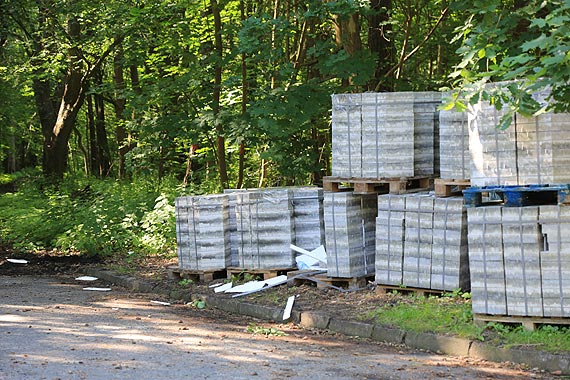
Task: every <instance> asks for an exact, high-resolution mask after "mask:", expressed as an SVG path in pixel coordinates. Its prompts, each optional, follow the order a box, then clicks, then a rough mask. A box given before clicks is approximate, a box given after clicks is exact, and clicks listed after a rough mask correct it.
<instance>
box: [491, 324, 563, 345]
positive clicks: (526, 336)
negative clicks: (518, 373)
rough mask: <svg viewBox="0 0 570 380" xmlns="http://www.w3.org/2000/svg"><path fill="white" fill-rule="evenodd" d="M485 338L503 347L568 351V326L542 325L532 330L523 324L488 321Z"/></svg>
mask: <svg viewBox="0 0 570 380" xmlns="http://www.w3.org/2000/svg"><path fill="white" fill-rule="evenodd" d="M485 327H486V335H487V340H490V341H494V342H498V343H500V344H502V345H504V346H505V347H533V348H538V349H540V350H543V351H549V352H569V351H570V328H569V327H562V326H555V325H543V326H540V327H539V328H538V329H536V330H534V331H530V330H526V329H525V328H524V327H523V326H520V325H518V326H513V325H506V324H502V323H494V322H490V323H487V324H486V325H485Z"/></svg>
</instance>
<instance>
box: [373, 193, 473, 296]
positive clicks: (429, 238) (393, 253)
mask: <svg viewBox="0 0 570 380" xmlns="http://www.w3.org/2000/svg"><path fill="white" fill-rule="evenodd" d="M375 281H376V283H377V284H380V285H396V286H398V285H403V286H407V287H415V288H422V289H433V290H455V289H462V290H469V287H470V285H469V259H468V249H467V212H466V209H465V206H464V205H463V198H461V197H450V198H436V197H434V196H433V195H432V194H429V193H421V194H407V195H391V194H386V195H380V196H378V217H377V218H376V276H375Z"/></svg>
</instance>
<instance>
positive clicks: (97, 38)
mask: <svg viewBox="0 0 570 380" xmlns="http://www.w3.org/2000/svg"><path fill="white" fill-rule="evenodd" d="M461 24H462V18H461V17H460V16H459V14H458V13H453V12H452V11H451V10H450V8H449V6H448V4H447V2H445V1H442V2H439V1H436V2H433V1H427V0H414V1H411V0H399V1H398V0H370V1H354V0H336V1H332V0H330V1H322V0H307V1H303V2H299V1H292V0H278V1H255V2H254V1H247V0H208V1H201V2H196V1H187V0H172V1H146V0H143V1H105V2H101V1H84V0H79V1H69V0H56V1H53V0H50V1H46V0H26V1H20V0H17V1H16V0H7V1H4V2H2V4H1V5H0V25H2V30H1V31H0V56H1V57H2V64H1V67H0V73H1V76H0V90H2V92H3V95H5V96H3V97H2V100H1V102H2V104H1V105H2V107H1V108H0V125H1V126H2V132H1V133H0V160H2V163H3V165H2V168H1V169H0V170H1V171H3V172H13V171H18V170H21V169H22V168H26V167H37V166H40V165H41V166H42V169H43V172H44V174H45V175H46V176H48V177H53V178H55V179H56V180H57V181H59V180H61V178H63V176H65V175H67V174H69V173H79V172H83V173H87V174H89V175H94V176H98V177H116V178H132V177H136V176H141V175H151V176H153V177H154V178H158V179H160V178H162V177H165V176H169V175H173V176H175V177H177V178H178V179H179V181H180V182H182V183H184V184H188V183H191V182H192V183H195V184H201V183H207V186H209V187H210V188H213V189H218V190H219V189H220V188H222V187H255V186H259V185H262V186H272V185H286V184H307V183H319V182H320V180H321V178H322V176H323V175H326V174H327V172H328V169H329V162H330V141H329V140H330V121H329V108H330V105H329V103H330V94H332V93H338V92H346V91H357V92H361V91H369V90H372V91H374V90H376V91H378V90H381V91H394V90H435V89H438V88H439V87H441V86H442V85H445V84H446V83H447V75H448V73H449V72H450V71H451V70H452V67H453V65H454V64H456V63H457V62H458V58H457V57H456V56H455V54H454V50H455V49H456V48H457V47H458V46H459V45H458V43H457V44H456V45H455V46H454V45H453V44H450V43H449V41H450V40H451V38H452V35H453V30H454V28H455V27H457V26H459V25H461ZM214 180H215V182H213V181H214ZM212 184H214V185H213V186H212Z"/></svg>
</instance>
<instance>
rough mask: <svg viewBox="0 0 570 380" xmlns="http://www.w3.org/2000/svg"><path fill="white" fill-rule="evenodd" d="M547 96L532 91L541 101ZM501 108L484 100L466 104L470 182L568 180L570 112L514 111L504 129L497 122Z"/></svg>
mask: <svg viewBox="0 0 570 380" xmlns="http://www.w3.org/2000/svg"><path fill="white" fill-rule="evenodd" d="M499 85H501V84H499ZM547 95H548V92H543V93H536V94H533V96H534V97H535V99H536V100H537V101H538V102H539V103H543V102H544V99H545V98H546V96H547ZM505 112H506V111H497V110H496V109H495V107H494V106H493V105H491V104H489V103H488V102H485V101H481V102H479V103H477V104H475V105H473V106H471V107H470V108H469V113H468V119H469V146H470V152H471V156H472V162H471V165H472V166H471V184H472V185H474V186H488V185H494V186H497V185H498V186H502V185H534V184H560V183H570V171H568V170H567V168H568V165H569V164H570V152H569V151H568V145H569V144H570V114H568V113H553V112H548V113H544V114H540V115H538V116H535V117H531V118H527V117H523V116H521V115H520V114H515V115H514V116H513V117H512V120H511V124H510V126H509V127H508V128H507V129H506V130H504V131H503V130H500V129H498V128H497V126H498V125H499V123H500V120H501V118H502V117H503V116H504V115H505Z"/></svg>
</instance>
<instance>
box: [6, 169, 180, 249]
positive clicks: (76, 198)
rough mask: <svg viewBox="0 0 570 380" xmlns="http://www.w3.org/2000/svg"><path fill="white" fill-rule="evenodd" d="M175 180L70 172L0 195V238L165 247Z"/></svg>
mask: <svg viewBox="0 0 570 380" xmlns="http://www.w3.org/2000/svg"><path fill="white" fill-rule="evenodd" d="M176 191H177V189H176V187H175V185H174V184H171V183H169V182H167V181H163V182H162V184H161V188H160V189H159V188H157V186H156V184H155V183H154V182H152V181H150V180H145V179H139V180H136V181H133V182H122V181H114V180H93V179H88V178H83V177H77V178H69V179H66V180H65V181H64V182H63V183H61V184H60V185H59V186H58V187H57V188H54V187H52V186H49V185H46V184H45V183H41V181H37V180H34V181H31V182H30V183H25V184H23V185H22V186H21V187H20V191H18V192H17V193H15V194H4V195H1V196H0V241H1V242H2V243H4V244H10V245H12V246H13V247H14V248H16V249H19V250H28V251H35V250H42V249H59V250H73V251H79V252H81V253H87V254H98V255H108V254H111V253H126V252H129V251H136V252H138V253H148V254H156V253H166V254H173V252H174V251H175V244H176V233H175V222H174V206H173V201H174V194H175V193H176Z"/></svg>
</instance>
